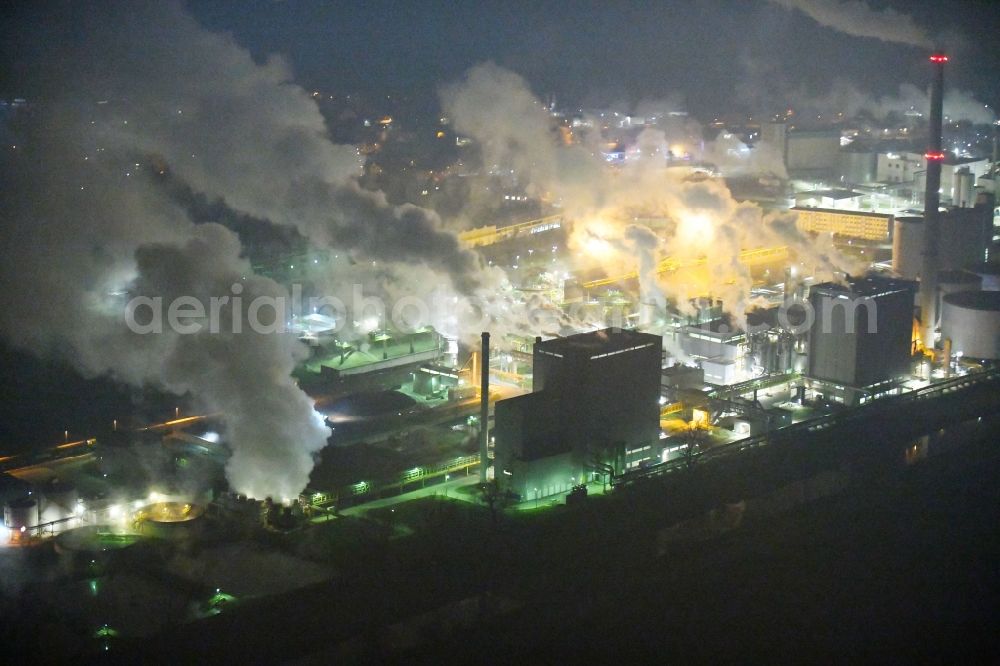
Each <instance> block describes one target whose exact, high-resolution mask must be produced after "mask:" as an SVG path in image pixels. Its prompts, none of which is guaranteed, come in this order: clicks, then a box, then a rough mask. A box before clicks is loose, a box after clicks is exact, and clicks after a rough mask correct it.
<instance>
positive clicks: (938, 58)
mask: <svg viewBox="0 0 1000 666" xmlns="http://www.w3.org/2000/svg"><path fill="white" fill-rule="evenodd" d="M930 60H931V62H948V56H946V55H945V54H943V53H935V54H934V55H932V56H931V58H930Z"/></svg>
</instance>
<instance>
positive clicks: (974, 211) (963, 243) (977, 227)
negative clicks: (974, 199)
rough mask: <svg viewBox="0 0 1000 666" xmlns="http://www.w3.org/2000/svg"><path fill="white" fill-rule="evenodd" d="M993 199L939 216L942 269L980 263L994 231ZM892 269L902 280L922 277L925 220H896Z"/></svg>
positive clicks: (938, 251) (900, 218)
mask: <svg viewBox="0 0 1000 666" xmlns="http://www.w3.org/2000/svg"><path fill="white" fill-rule="evenodd" d="M989 199H991V197H989V196H988V195H982V196H981V201H979V202H978V203H977V204H976V205H975V207H973V208H952V209H950V210H948V211H944V212H941V213H939V214H938V218H939V220H940V221H939V225H940V226H939V227H938V228H939V233H938V234H937V242H936V243H935V245H936V248H937V259H938V262H939V263H938V266H939V269H940V270H955V269H961V268H965V267H966V266H971V265H976V264H981V263H982V262H983V261H984V259H985V258H986V251H987V248H988V247H989V245H990V241H991V237H992V231H993V205H992V201H990V200H989ZM893 226H894V229H893V235H892V270H893V271H894V272H895V273H896V274H897V275H899V276H900V277H902V278H904V279H907V280H915V279H919V278H920V277H921V271H922V264H923V254H924V226H925V225H924V218H923V217H916V216H914V217H897V218H896V219H895V221H894V222H893Z"/></svg>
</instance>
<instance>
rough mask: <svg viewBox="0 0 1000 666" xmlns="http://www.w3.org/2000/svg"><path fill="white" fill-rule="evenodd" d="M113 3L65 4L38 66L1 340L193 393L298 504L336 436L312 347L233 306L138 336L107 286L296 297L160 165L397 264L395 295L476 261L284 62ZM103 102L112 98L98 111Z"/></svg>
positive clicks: (252, 467) (5, 252)
mask: <svg viewBox="0 0 1000 666" xmlns="http://www.w3.org/2000/svg"><path fill="white" fill-rule="evenodd" d="M117 9H118V11H115V8H111V11H108V7H106V6H102V7H100V8H98V9H97V10H95V11H94V13H93V14H91V13H89V11H87V10H81V12H79V13H75V12H72V11H69V12H67V13H65V14H60V13H59V12H56V13H54V14H53V16H52V21H53V24H58V23H59V22H60V21H62V22H66V23H73V24H74V27H75V29H74V30H73V31H72V32H73V33H74V34H77V33H79V34H80V35H81V40H82V41H81V42H80V43H72V42H68V43H66V44H64V45H63V46H64V49H63V50H61V53H60V56H61V57H60V58H59V59H54V60H46V59H44V58H43V59H41V60H40V61H39V62H37V63H36V66H35V69H34V73H35V75H36V76H37V80H39V81H43V82H46V83H47V84H48V86H49V89H48V90H47V91H46V92H47V94H46V95H44V100H45V102H44V105H42V106H41V107H40V109H39V111H38V118H37V119H36V121H34V122H33V123H32V133H31V134H30V135H29V136H28V137H27V139H26V142H25V145H24V146H23V150H19V151H17V152H16V153H9V152H8V151H4V152H3V155H2V158H0V159H3V160H4V164H3V165H2V166H3V173H4V174H5V177H6V179H7V180H6V185H8V186H5V187H4V188H2V192H0V199H2V201H0V203H2V204H3V205H2V206H0V216H2V218H3V219H2V224H0V247H2V248H3V249H2V256H0V278H2V280H3V284H4V285H5V286H6V287H7V292H8V300H7V303H6V304H5V305H6V307H5V308H3V309H2V312H0V333H2V334H3V335H4V336H5V337H6V338H7V339H8V340H10V341H11V342H12V343H13V344H15V345H17V346H19V347H22V348H25V349H29V350H32V351H34V352H36V353H38V354H41V355H51V354H58V355H60V356H63V357H65V358H67V359H68V360H70V361H72V362H73V363H74V364H75V365H76V366H77V367H78V368H79V369H80V370H81V371H82V372H84V373H85V374H88V375H100V374H106V375H110V376H112V377H114V378H116V379H119V380H121V381H125V382H128V383H131V384H134V385H147V384H150V385H157V386H160V387H163V388H166V389H167V390H170V391H174V392H178V393H184V392H190V393H192V394H193V396H194V397H195V399H196V400H197V401H198V402H199V403H200V404H201V405H202V406H204V407H205V408H206V409H210V410H212V411H220V412H222V413H223V418H224V419H225V421H226V425H227V435H228V444H229V446H230V448H231V449H232V456H231V458H230V460H229V463H228V466H227V474H228V478H229V481H230V484H231V485H232V487H233V488H234V489H235V490H237V491H239V492H244V493H247V494H250V495H253V496H256V497H263V496H266V495H271V496H274V497H293V496H295V495H296V494H297V493H298V492H299V491H301V490H302V488H303V487H305V485H306V484H307V482H308V478H309V473H310V470H311V469H312V465H313V456H314V454H315V453H316V452H317V451H318V450H319V449H321V448H322V447H323V446H324V445H325V443H326V438H327V436H328V435H329V431H328V430H327V428H326V426H325V425H324V424H323V422H322V420H321V419H320V417H319V416H318V415H317V414H316V412H315V411H314V410H313V406H312V403H311V400H310V399H309V398H308V396H306V395H305V394H304V393H303V392H302V391H301V390H299V388H298V387H297V386H296V385H295V383H294V382H293V380H292V378H291V371H292V369H293V367H294V365H295V364H296V362H297V361H298V360H300V359H301V358H302V354H303V353H304V347H303V346H302V345H301V344H300V343H299V342H297V341H296V340H294V339H290V338H288V337H286V336H284V335H277V334H256V333H254V332H253V331H252V330H249V329H248V326H246V325H244V326H242V333H240V334H234V333H227V332H226V331H227V330H232V329H231V327H230V328H227V323H226V322H228V324H229V325H230V326H231V325H232V324H233V323H234V322H235V321H241V320H242V318H245V317H246V313H244V314H243V315H242V316H241V315H239V314H238V313H235V312H233V311H232V309H228V310H227V309H225V308H224V309H223V310H222V313H221V314H222V326H221V332H220V333H217V334H211V333H205V332H202V333H197V334H193V335H178V334H175V333H172V332H170V331H169V330H167V331H165V332H164V333H162V334H148V335H136V334H134V333H132V332H131V331H129V330H128V329H127V328H126V326H125V321H124V304H125V300H126V298H124V297H121V296H109V294H111V293H120V292H121V290H122V289H123V288H127V289H129V290H130V295H135V294H142V295H146V296H150V297H154V296H155V297H160V298H162V299H163V302H164V303H165V304H166V303H169V302H170V300H171V299H172V298H174V297H176V296H191V297H194V298H197V299H199V300H200V301H202V302H204V301H206V300H207V299H210V298H211V297H213V296H216V297H219V296H227V295H228V296H232V295H233V294H232V293H231V291H230V289H231V286H232V285H233V284H239V285H241V286H242V288H243V293H242V297H243V298H244V299H245V303H247V304H249V303H250V302H251V300H252V299H254V298H255V297H258V296H264V297H269V298H276V297H282V296H286V294H284V292H283V289H282V288H281V287H280V286H279V285H277V284H276V283H274V282H273V281H271V280H270V279H267V278H263V277H260V276H256V275H254V274H253V271H252V269H251V267H250V265H249V263H248V262H247V260H246V259H245V257H244V250H243V248H242V247H241V246H240V243H239V240H238V238H237V236H236V235H234V234H233V233H232V232H230V231H227V230H226V229H224V228H223V227H221V226H218V225H213V224H194V222H193V221H192V217H191V215H192V213H191V211H190V210H188V209H187V208H185V205H184V202H182V201H179V200H176V199H175V194H173V193H172V191H171V188H168V187H166V186H165V185H166V181H167V180H168V175H166V174H169V180H170V181H171V182H176V183H179V184H181V185H183V186H185V187H187V188H189V189H190V191H191V192H192V193H193V194H194V195H199V196H204V197H206V198H207V199H208V200H213V201H214V200H219V201H221V202H223V203H224V205H225V206H226V207H228V208H229V209H231V210H233V211H236V212H238V213H244V214H249V215H253V216H256V217H257V218H261V219H264V220H268V221H269V222H271V223H272V224H277V225H287V226H289V227H294V228H295V229H297V230H298V231H299V232H301V233H302V234H303V235H305V236H306V237H307V238H309V239H310V240H311V241H313V243H315V244H317V245H320V246H323V247H332V248H334V249H335V250H337V251H340V252H342V253H343V254H344V255H345V257H346V256H347V255H348V254H350V255H352V256H354V255H356V256H357V257H358V258H363V259H364V260H365V261H367V260H377V261H379V262H385V263H388V264H394V266H395V268H394V272H393V274H394V275H395V277H394V279H395V280H396V288H397V289H402V285H406V284H409V285H410V287H411V290H412V291H416V292H418V293H420V292H421V291H424V290H428V291H429V290H430V289H431V288H433V287H434V286H437V285H440V286H442V287H444V288H447V289H451V288H452V286H454V287H455V288H457V289H458V290H460V291H465V292H471V291H472V290H474V289H475V288H477V287H478V286H479V281H478V277H477V275H478V271H479V266H478V263H477V259H476V258H475V256H474V255H472V254H471V253H469V252H466V251H464V250H462V249H461V248H460V247H459V244H458V241H457V240H456V238H455V237H454V236H453V235H452V234H450V233H448V232H446V231H444V230H442V229H441V227H440V220H439V219H438V218H437V216H436V215H434V214H433V213H432V212H429V211H426V210H423V209H419V208H416V207H413V206H398V207H397V206H392V205H390V204H389V203H388V202H387V201H386V199H385V197H384V196H383V195H381V194H380V193H373V192H368V191H365V190H363V189H362V188H360V187H359V186H358V184H357V182H356V181H355V180H354V176H355V175H356V174H357V173H358V171H359V166H360V161H359V159H358V155H357V153H356V151H355V150H354V148H353V147H345V146H338V145H336V144H333V143H332V142H330V141H329V139H328V138H327V136H326V129H325V126H324V124H323V120H322V117H321V115H320V113H319V111H318V109H317V107H316V105H315V103H314V102H313V101H312V100H311V99H310V98H309V96H308V95H307V94H306V93H305V91H303V90H302V89H301V88H299V87H298V86H296V85H295V84H294V83H293V82H292V81H291V74H290V72H289V70H288V68H287V67H286V66H285V65H284V64H283V62H282V61H281V60H280V59H276V58H272V59H270V60H269V61H267V62H266V63H264V64H262V65H261V64H257V63H256V62H254V60H253V58H251V56H250V54H249V53H248V52H247V51H246V50H245V49H243V48H241V47H240V46H239V45H238V44H236V43H235V41H234V40H233V39H232V38H231V37H229V36H226V35H219V34H214V33H211V32H209V31H207V30H204V29H203V28H201V27H200V26H199V25H198V24H197V23H196V22H195V21H194V20H193V19H192V18H191V17H190V16H189V15H187V14H186V13H185V12H184V10H183V9H182V8H180V6H179V5H177V4H174V3H164V4H153V3H148V4H143V5H135V6H133V5H128V6H127V7H120V8H117ZM81 17H82V20H81ZM95 96H99V97H98V98H107V99H108V100H109V102H108V103H107V104H104V105H95V104H93V102H92V101H95ZM161 172H162V174H161ZM199 221H203V220H199ZM345 263H346V262H345ZM407 266H409V267H411V268H412V269H413V270H414V271H417V272H419V273H420V275H421V277H422V282H419V283H418V282H414V281H413V280H411V279H410V276H409V275H408V274H407V272H406V271H407V268H406V267H407ZM346 277H347V276H346V275H345V278H346ZM373 281H374V282H375V284H376V285H377V284H378V280H377V278H375V279H373Z"/></svg>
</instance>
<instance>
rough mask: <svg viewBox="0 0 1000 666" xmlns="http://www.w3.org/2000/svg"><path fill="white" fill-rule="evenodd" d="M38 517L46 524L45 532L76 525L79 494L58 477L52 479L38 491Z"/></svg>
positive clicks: (59, 530)
mask: <svg viewBox="0 0 1000 666" xmlns="http://www.w3.org/2000/svg"><path fill="white" fill-rule="evenodd" d="M39 494H40V495H41V498H40V508H39V515H38V519H39V522H40V523H41V524H43V525H48V526H49V527H47V528H46V533H48V532H51V533H53V534H55V533H58V532H61V531H62V530H66V529H70V528H72V527H76V525H75V523H76V522H77V521H76V517H77V516H78V515H79V514H80V513H81V510H82V506H81V505H80V494H79V492H77V490H76V487H75V486H73V485H72V484H70V483H66V482H65V481H60V480H59V479H52V480H51V481H49V482H48V483H47V484H45V486H44V487H43V488H41V490H40V493H39Z"/></svg>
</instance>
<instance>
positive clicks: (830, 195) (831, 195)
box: [795, 189, 864, 199]
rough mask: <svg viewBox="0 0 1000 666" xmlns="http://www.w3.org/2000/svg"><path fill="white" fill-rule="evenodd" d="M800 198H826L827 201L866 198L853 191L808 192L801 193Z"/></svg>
mask: <svg viewBox="0 0 1000 666" xmlns="http://www.w3.org/2000/svg"><path fill="white" fill-rule="evenodd" d="M795 196H798V197H807V196H813V197H825V198H827V199H854V198H855V197H861V196H864V194H862V193H861V192H852V191H851V190H831V189H826V190H810V191H808V192H799V193H798V194H797V195H795Z"/></svg>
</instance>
